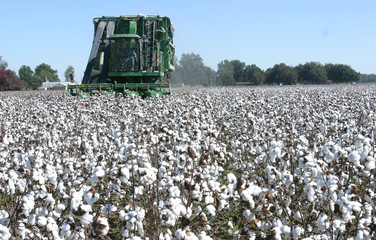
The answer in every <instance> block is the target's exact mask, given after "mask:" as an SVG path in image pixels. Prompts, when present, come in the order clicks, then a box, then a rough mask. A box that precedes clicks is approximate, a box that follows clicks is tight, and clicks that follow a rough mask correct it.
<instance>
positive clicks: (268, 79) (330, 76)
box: [171, 53, 372, 86]
mask: <svg viewBox="0 0 376 240" xmlns="http://www.w3.org/2000/svg"><path fill="white" fill-rule="evenodd" d="M175 62H176V63H175V72H174V73H173V75H172V79H171V81H172V83H173V84H175V85H190V86H195V85H201V86H213V85H217V86H234V85H262V84H286V85H293V84H325V83H349V82H359V81H360V80H361V79H363V78H366V76H367V78H366V79H369V81H372V78H371V77H372V74H371V75H370V76H371V77H369V76H368V75H365V74H363V75H361V74H360V73H359V72H356V71H355V70H354V69H352V68H351V67H350V66H348V65H345V64H331V63H329V64H325V65H323V64H321V63H319V62H307V63H305V64H299V65H298V66H295V67H292V66H287V65H286V64H284V63H280V64H275V65H274V66H273V67H272V68H269V69H267V70H266V71H263V70H262V69H261V68H259V67H258V66H256V65H255V64H252V65H247V64H245V63H244V62H242V61H240V60H223V61H221V62H220V63H218V70H217V71H216V72H215V71H214V70H212V69H211V68H209V67H207V66H205V65H204V62H203V59H202V58H201V57H200V55H199V54H194V53H190V54H182V56H181V59H180V61H179V60H178V59H175Z"/></svg>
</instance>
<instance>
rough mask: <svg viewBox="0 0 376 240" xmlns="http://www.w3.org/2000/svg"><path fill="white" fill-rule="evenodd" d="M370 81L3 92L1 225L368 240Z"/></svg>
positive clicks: (58, 234)
mask: <svg viewBox="0 0 376 240" xmlns="http://www.w3.org/2000/svg"><path fill="white" fill-rule="evenodd" d="M374 90H375V87H374V86H372V85H370V86H367V87H366V86H361V85H354V86H352V87H351V88H349V87H346V86H306V87H304V88H301V87H295V86H293V87H285V88H275V87H261V88H246V89H239V88H224V89H220V88H214V89H195V90H192V91H189V92H187V91H186V90H177V91H176V92H175V93H174V94H173V95H171V96H168V97H162V98H159V99H141V98H134V99H128V98H119V97H112V96H93V97H91V98H86V99H80V100H79V99H76V98H74V97H71V96H69V95H67V94H64V93H53V94H47V93H42V92H32V93H31V92H30V93H29V92H28V93H17V94H18V95H17V97H12V96H11V95H8V93H2V94H1V95H0V104H1V106H2V109H6V111H7V112H6V114H5V112H4V111H3V110H0V114H1V118H0V119H1V120H0V182H2V183H4V184H1V186H0V193H1V194H2V195H1V198H0V200H1V201H2V202H3V203H4V207H3V208H2V209H0V224H1V225H0V228H1V229H0V234H2V235H1V237H3V238H5V239H6V238H7V237H8V236H17V237H20V238H23V239H35V238H37V237H40V238H42V237H48V238H54V239H72V238H78V239H79V238H81V239H85V238H95V237H110V238H114V239H117V238H126V239H142V238H147V237H149V236H151V238H159V239H216V238H219V237H222V235H226V234H227V237H228V238H240V237H244V238H247V239H259V238H265V239H268V238H274V239H331V238H338V239H342V238H343V239H344V238H352V239H373V238H374V237H375V231H374V230H373V229H374V222H375V221H376V219H375V191H374V189H375V187H376V181H375V178H374V173H375V158H376V154H375V138H376V135H375V133H376V126H375V122H374V119H375V117H376V116H375V104H374V103H373V102H372V101H369V99H372V96H373V95H374V94H373V93H374ZM179 91H181V92H179ZM365 99H367V100H365ZM57 103H59V104H57ZM61 103H64V104H61ZM3 196H14V197H13V198H5V197H3ZM234 216H236V217H234ZM227 218H228V219H227ZM230 218H231V219H230ZM350 225H351V227H350ZM8 238H9V237H8Z"/></svg>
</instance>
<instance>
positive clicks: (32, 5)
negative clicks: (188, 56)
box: [0, 0, 376, 82]
mask: <svg viewBox="0 0 376 240" xmlns="http://www.w3.org/2000/svg"><path fill="white" fill-rule="evenodd" d="M0 6H1V14H0V56H2V57H3V60H6V61H7V62H8V68H9V69H11V70H14V71H16V72H17V73H18V70H19V68H20V67H21V66H22V65H27V66H30V67H31V68H32V69H34V68H35V67H36V66H37V65H39V64H41V63H47V64H49V65H51V67H52V68H53V69H55V70H58V74H59V78H60V79H61V80H62V81H63V80H64V72H65V70H66V69H67V67H68V65H71V66H73V67H74V68H75V71H76V80H78V81H79V82H80V81H81V79H82V76H83V72H84V70H85V67H86V63H87V60H88V57H89V53H90V49H91V44H92V41H93V34H94V28H93V22H92V19H93V17H100V16H120V15H137V14H139V13H143V14H151V15H163V16H169V17H170V18H171V20H172V21H173V23H174V25H175V38H174V44H175V46H176V56H177V57H178V58H179V59H180V57H181V54H182V53H195V54H200V56H201V57H202V58H203V60H204V63H205V65H207V66H209V67H211V68H213V69H217V64H218V63H219V62H220V61H222V60H225V59H228V60H233V59H238V60H240V61H243V62H245V63H246V64H256V65H257V66H259V67H260V68H261V69H263V70H266V69H267V68H270V67H273V66H274V64H278V63H285V64H287V65H290V66H296V65H298V64H304V63H306V62H310V61H316V62H320V63H323V64H325V63H342V64H347V65H350V66H351V67H352V68H354V69H355V70H356V71H358V72H360V73H367V74H370V73H376V17H375V11H376V1H375V0H363V1H362V0H359V1H355V0H351V1H350V0H262V1H261V0H258V1H253V0H248V1H246V0H239V1H237V0H232V1H222V0H216V1H212V0H207V1H205V0H200V1H198V0H190V1H177V0H175V1H170V0H164V1H155V0H153V1H149V0H144V1H142V0H138V1H130V0H123V1H121V0H108V1H103V0H102V1H97V0H91V1H84V0H82V1H80V0H64V1H51V0H33V1H31V0H2V1H1V3H0Z"/></svg>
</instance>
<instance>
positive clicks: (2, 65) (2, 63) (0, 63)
mask: <svg viewBox="0 0 376 240" xmlns="http://www.w3.org/2000/svg"><path fill="white" fill-rule="evenodd" d="M7 68H8V63H7V61H5V60H3V57H2V56H0V69H4V70H5V69H7Z"/></svg>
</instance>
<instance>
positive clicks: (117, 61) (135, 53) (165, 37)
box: [68, 14, 175, 98]
mask: <svg viewBox="0 0 376 240" xmlns="http://www.w3.org/2000/svg"><path fill="white" fill-rule="evenodd" d="M93 21H94V31H95V32H94V41H93V46H92V49H91V52H90V57H89V61H88V64H87V67H86V70H85V74H84V77H83V80H82V83H81V84H72V85H68V91H69V93H70V94H72V95H74V96H79V97H81V98H82V97H84V96H90V95H93V94H112V95H114V94H123V95H124V96H141V97H158V96H162V95H168V94H171V86H170V83H169V75H170V73H171V72H172V71H174V55H175V47H174V45H173V33H174V26H173V24H172V23H171V21H170V19H169V18H168V17H160V16H151V15H141V14H140V15H136V16H120V17H101V18H94V20H93Z"/></svg>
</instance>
